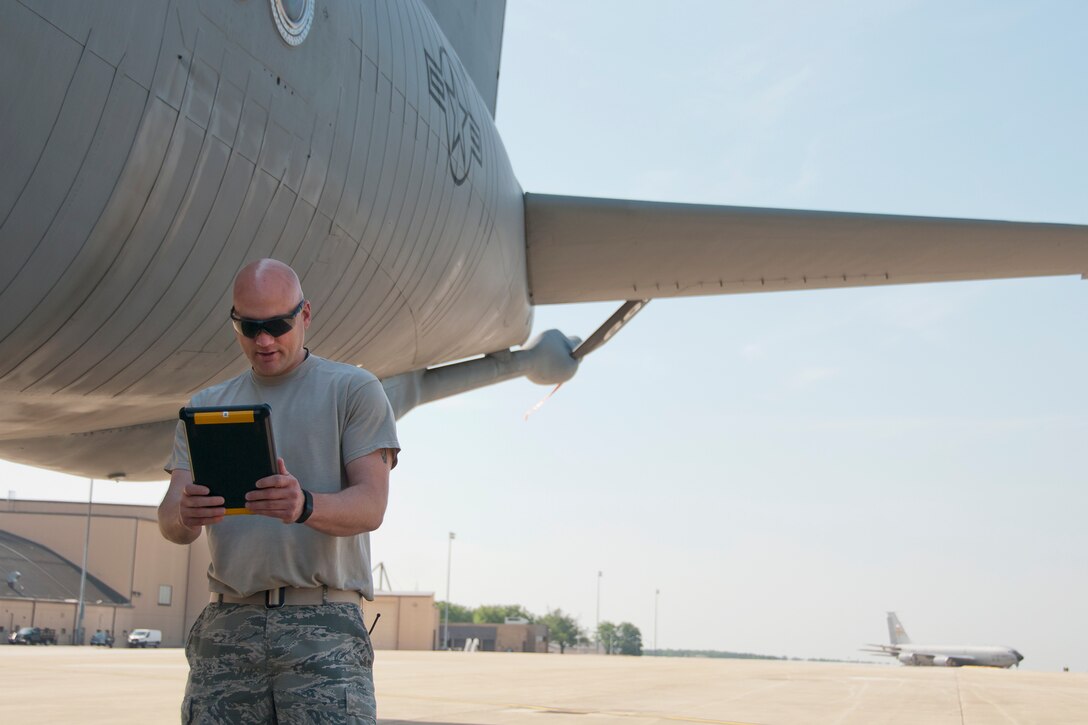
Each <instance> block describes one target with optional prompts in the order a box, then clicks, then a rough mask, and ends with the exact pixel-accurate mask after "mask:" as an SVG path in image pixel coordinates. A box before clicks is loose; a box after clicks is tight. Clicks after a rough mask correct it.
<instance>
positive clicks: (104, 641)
mask: <svg viewBox="0 0 1088 725" xmlns="http://www.w3.org/2000/svg"><path fill="white" fill-rule="evenodd" d="M91 646H92V647H94V646H99V647H113V635H112V634H110V632H109V630H108V629H107V630H105V631H103V630H101V629H100V630H98V631H96V632H95V633H94V634H92V635H91Z"/></svg>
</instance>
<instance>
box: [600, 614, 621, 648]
mask: <svg viewBox="0 0 1088 725" xmlns="http://www.w3.org/2000/svg"><path fill="white" fill-rule="evenodd" d="M618 634H619V632H618V630H617V629H616V625H614V624H612V623H611V622H601V623H600V624H599V625H597V641H598V642H600V644H601V649H603V650H604V653H605V654H606V655H610V654H612V652H613V651H614V650H615V649H616V645H617V644H619V642H618Z"/></svg>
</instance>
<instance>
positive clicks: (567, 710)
mask: <svg viewBox="0 0 1088 725" xmlns="http://www.w3.org/2000/svg"><path fill="white" fill-rule="evenodd" d="M389 697H399V698H402V699H407V700H426V701H427V702H446V703H451V704H457V705H477V706H484V707H502V708H506V709H509V710H530V711H533V712H546V713H554V714H557V715H605V716H608V717H626V718H631V719H643V720H670V721H673V722H690V723H699V725H760V723H754V722H751V721H741V720H717V719H714V718H702V717H695V716H694V715H667V714H665V713H660V712H638V711H635V710H595V709H592V708H584V707H579V708H574V707H561V706H558V705H527V704H525V703H517V702H494V701H488V700H466V699H460V698H452V697H427V696H426V695H400V694H394V693H384V694H383V695H382V699H386V698H389Z"/></svg>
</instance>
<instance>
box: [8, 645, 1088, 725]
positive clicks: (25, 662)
mask: <svg viewBox="0 0 1088 725" xmlns="http://www.w3.org/2000/svg"><path fill="white" fill-rule="evenodd" d="M186 672H187V665H186V662H185V656H184V653H183V652H182V651H181V650H179V649H162V650H132V649H112V650H109V649H97V648H91V647H78V648H77V647H16V646H0V719H2V720H3V721H4V722H8V723H20V724H22V723H56V722H77V721H78V722H80V723H85V724H96V723H111V724H112V723H174V722H178V721H179V716H180V703H181V697H182V693H183V691H184V689H185V676H186ZM375 683H376V687H377V691H378V713H379V718H378V722H379V723H380V724H381V725H403V724H406V723H414V724H415V723H418V724H419V725H575V724H581V725H606V724H611V723H615V724H617V725H620V724H622V725H655V724H661V725H665V724H668V725H675V724H676V723H698V724H701V725H708V724H709V725H731V724H733V723H738V724H744V725H753V724H755V725H793V724H795V723H796V724H797V725H822V724H824V723H826V724H828V725H830V724H832V723H834V724H835V725H870V724H872V723H883V724H886V725H917V724H923V725H1027V724H1029V723H1031V724H1032V725H1036V724H1038V725H1059V724H1060V725H1067V724H1068V725H1074V724H1077V725H1080V724H1083V723H1088V674H1085V673H1067V672H1062V673H1039V672H1028V671H1019V670H995V669H985V668H972V667H965V668H943V667H926V668H921V667H901V666H899V665H865V664H832V663H817V662H786V661H766V660H723V659H692V658H671V657H605V656H595V655H569V654H568V655H557V654H551V655H542V654H510V653H490V652H478V653H472V654H466V653H463V652H395V651H379V652H378V653H377V664H376V666H375Z"/></svg>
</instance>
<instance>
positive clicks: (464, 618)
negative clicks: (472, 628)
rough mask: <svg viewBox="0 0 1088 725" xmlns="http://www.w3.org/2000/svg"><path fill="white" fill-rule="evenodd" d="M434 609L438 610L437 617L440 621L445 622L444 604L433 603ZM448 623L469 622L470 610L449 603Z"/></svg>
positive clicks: (469, 608) (470, 617) (470, 619)
mask: <svg viewBox="0 0 1088 725" xmlns="http://www.w3.org/2000/svg"><path fill="white" fill-rule="evenodd" d="M435 607H437V608H438V616H439V617H440V618H441V621H443V622H444V621H446V620H445V617H446V603H445V602H435ZM450 621H451V622H471V621H472V608H471V607H462V606H461V605H460V604H454V603H453V602H450Z"/></svg>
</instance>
